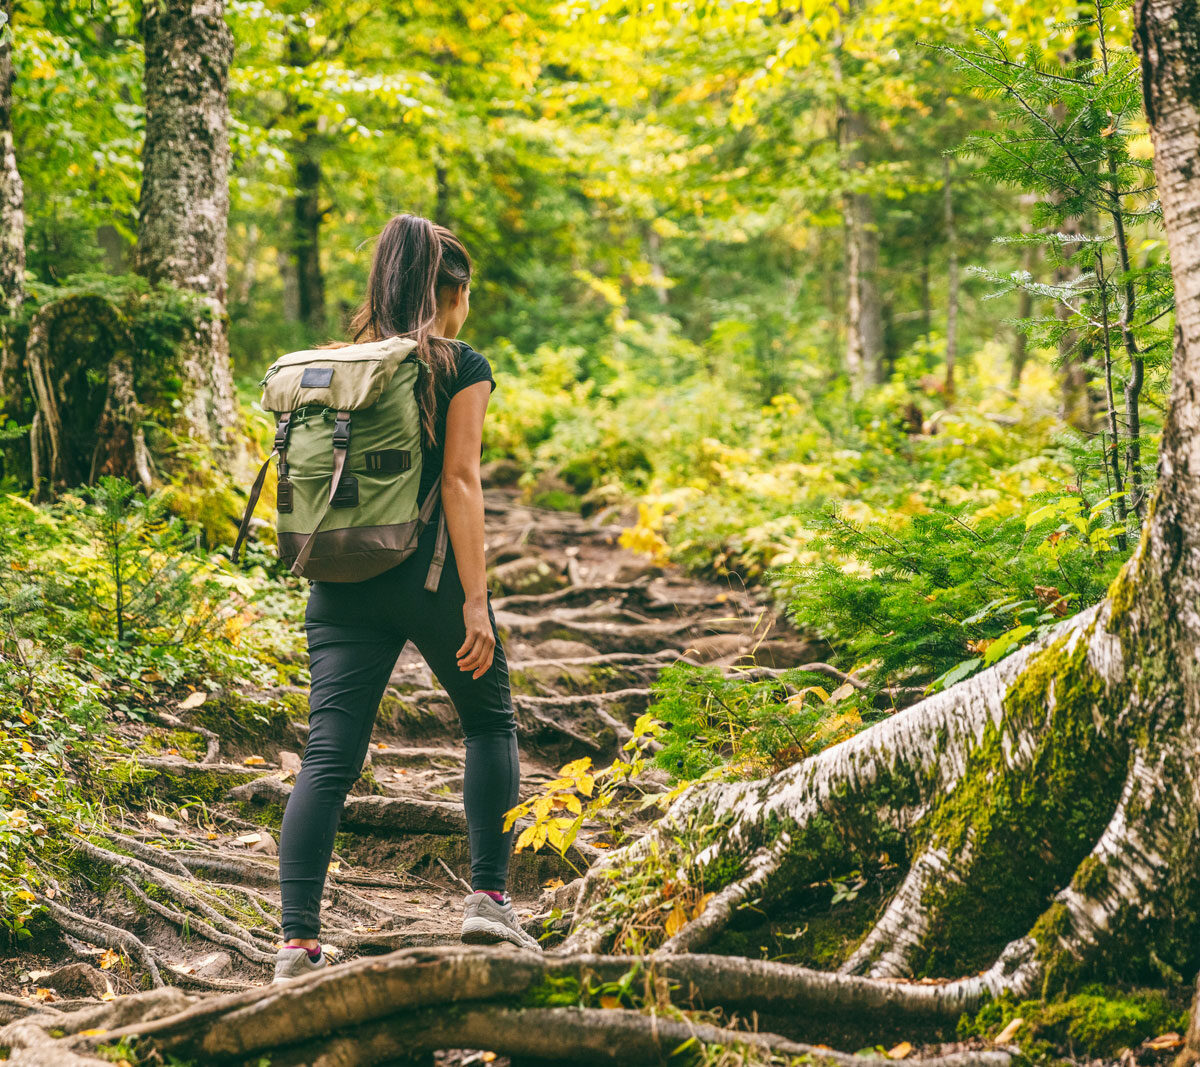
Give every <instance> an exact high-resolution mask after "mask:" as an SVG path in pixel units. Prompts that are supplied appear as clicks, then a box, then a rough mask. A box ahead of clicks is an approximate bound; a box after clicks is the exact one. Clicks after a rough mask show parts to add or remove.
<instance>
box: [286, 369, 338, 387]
mask: <svg viewBox="0 0 1200 1067" xmlns="http://www.w3.org/2000/svg"><path fill="white" fill-rule="evenodd" d="M293 380H294V379H293ZM331 384H333V368H332V367H308V368H306V369H305V371H304V374H303V375H301V377H300V388H301V389H328V388H329V386H330V385H331Z"/></svg>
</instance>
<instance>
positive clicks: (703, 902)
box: [692, 893, 716, 919]
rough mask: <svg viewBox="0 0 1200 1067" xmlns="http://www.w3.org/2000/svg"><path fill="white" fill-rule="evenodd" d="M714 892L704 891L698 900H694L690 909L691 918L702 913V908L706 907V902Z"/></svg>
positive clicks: (697, 917)
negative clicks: (694, 904)
mask: <svg viewBox="0 0 1200 1067" xmlns="http://www.w3.org/2000/svg"><path fill="white" fill-rule="evenodd" d="M715 895H716V894H715V893H705V894H704V896H702V897H701V898H700V899H699V900H697V901H696V906H695V907H694V908H693V909H692V918H693V919H699V918H700V916H701V915H703V914H704V909H705V908H707V907H708V902H709V901H710V900H712V898H713V897H714V896H715Z"/></svg>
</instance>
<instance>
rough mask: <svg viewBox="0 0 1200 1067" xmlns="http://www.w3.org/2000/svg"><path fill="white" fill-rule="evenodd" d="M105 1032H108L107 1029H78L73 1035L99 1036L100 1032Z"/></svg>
mask: <svg viewBox="0 0 1200 1067" xmlns="http://www.w3.org/2000/svg"><path fill="white" fill-rule="evenodd" d="M107 1033H108V1031H107V1030H102V1029H96V1030H80V1031H79V1033H78V1034H76V1035H75V1036H76V1037H99V1036H100V1035H101V1034H107Z"/></svg>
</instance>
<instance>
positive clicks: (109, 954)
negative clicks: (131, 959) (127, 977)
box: [100, 948, 121, 971]
mask: <svg viewBox="0 0 1200 1067" xmlns="http://www.w3.org/2000/svg"><path fill="white" fill-rule="evenodd" d="M120 962H121V956H120V953H117V952H114V951H113V950H112V949H111V948H106V949H105V950H104V954H103V955H102V956H101V957H100V969H101V970H102V971H107V970H108V969H109V968H110V967H112V966H113V965H114V964H117V963H120Z"/></svg>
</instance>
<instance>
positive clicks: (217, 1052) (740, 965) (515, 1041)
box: [25, 947, 1008, 1067]
mask: <svg viewBox="0 0 1200 1067" xmlns="http://www.w3.org/2000/svg"><path fill="white" fill-rule="evenodd" d="M631 966H637V964H635V963H634V962H633V961H631V960H629V959H628V958H623V957H611V956H610V957H604V956H583V957H570V958H562V957H558V958H556V957H544V958H543V957H538V956H537V955H535V954H530V953H520V952H515V951H506V950H503V949H474V950H471V949H464V948H462V947H457V948H448V949H411V950H406V951H401V952H395V953H393V954H392V955H390V956H386V957H379V958H373V959H372V958H366V959H359V960H355V961H352V962H350V963H347V964H345V965H342V966H339V967H336V968H333V969H330V970H327V971H322V972H317V973H315V974H313V975H311V976H309V977H307V978H304V979H301V980H297V981H294V982H291V983H287V984H285V985H283V986H268V987H263V988H257V989H252V990H247V991H246V992H244V993H239V994H234V995H229V996H223V997H218V998H215V999H213V998H209V999H203V1000H192V1001H190V1002H188V1003H187V1004H186V1005H185V1006H183V1007H182V1008H181V1010H179V1011H177V1012H175V1013H174V1014H171V1015H168V1016H166V1017H157V1018H154V1019H151V1020H149V1021H145V1022H134V1023H131V1024H130V1025H127V1026H123V1027H113V1028H112V1029H110V1030H109V1031H108V1032H106V1033H104V1034H99V1035H98V1034H87V1035H84V1034H79V1033H78V1030H77V1029H75V1028H73V1027H71V1026H64V1025H63V1017H62V1016H57V1017H56V1018H55V1021H54V1023H53V1025H54V1026H55V1027H58V1028H61V1029H64V1030H66V1031H67V1032H68V1033H74V1034H75V1035H76V1036H74V1037H69V1038H66V1039H64V1040H63V1042H62V1045H61V1046H60V1047H63V1048H64V1051H65V1049H67V1048H69V1049H71V1050H73V1051H77V1052H87V1051H89V1050H90V1049H92V1048H94V1047H95V1046H96V1045H98V1044H100V1043H109V1042H113V1041H116V1040H118V1039H121V1038H130V1039H137V1040H138V1041H139V1047H141V1045H140V1043H141V1042H145V1043H146V1046H147V1047H150V1048H153V1049H155V1050H157V1051H158V1052H159V1053H161V1054H167V1053H171V1054H174V1055H176V1056H182V1057H185V1058H188V1057H190V1058H198V1059H200V1060H201V1061H202V1062H204V1063H227V1062H243V1061H247V1062H253V1058H254V1057H256V1056H258V1055H261V1054H264V1053H266V1052H268V1051H270V1053H271V1057H272V1063H274V1064H279V1065H282V1064H301V1063H304V1064H324V1065H328V1067H333V1065H339V1067H340V1065H343V1064H347V1065H348V1064H364V1065H365V1064H372V1063H383V1062H389V1061H390V1060H393V1059H395V1058H397V1056H398V1054H399V1053H398V1050H406V1051H407V1052H412V1051H415V1050H418V1049H438V1048H446V1047H472V1048H483V1049H490V1050H492V1051H495V1052H497V1053H500V1054H513V1055H527V1056H537V1057H542V1058H547V1059H552V1060H559V1061H562V1062H582V1063H591V1062H595V1063H607V1062H620V1063H642V1062H659V1061H660V1060H661V1059H663V1058H668V1057H669V1054H670V1053H671V1052H672V1051H673V1050H675V1049H677V1048H678V1047H679V1046H680V1045H681V1044H683V1043H684V1042H686V1041H689V1040H693V1039H694V1040H695V1041H699V1042H701V1043H704V1044H712V1045H718V1046H725V1047H739V1046H740V1047H745V1048H756V1049H758V1050H759V1051H761V1052H764V1053H766V1052H773V1053H776V1054H778V1055H780V1056H785V1057H788V1056H796V1057H801V1056H811V1057H813V1058H814V1060H815V1061H817V1062H828V1063H831V1064H837V1065H838V1067H854V1065H855V1064H861V1063H862V1062H863V1061H862V1060H861V1059H860V1058H858V1057H851V1056H848V1055H846V1054H844V1053H838V1052H834V1051H832V1050H828V1049H823V1048H822V1049H817V1048H815V1047H814V1046H812V1045H803V1044H797V1043H796V1042H795V1040H794V1039H793V1038H790V1037H786V1036H778V1035H774V1034H755V1033H752V1032H749V1031H743V1030H735V1029H730V1028H724V1027H717V1026H712V1025H710V1024H707V1023H705V1022H695V1021H692V1020H690V1019H688V1018H687V1017H686V1016H684V1015H682V1014H680V1011H679V1009H680V1008H687V1009H704V1010H709V1011H711V1010H713V1009H716V1008H721V1009H723V1010H724V1012H726V1013H728V1012H731V1011H743V1010H751V1009H754V1010H771V1009H783V1011H782V1012H781V1013H780V1014H781V1017H782V1018H784V1019H785V1021H786V1020H791V1022H792V1024H793V1025H796V1026H802V1025H804V1024H805V1021H806V1020H807V1019H808V1018H809V1017H810V1016H811V1014H813V1013H819V1014H824V1015H825V1016H826V1017H828V1016H830V1015H832V1014H834V1013H836V1014H838V1015H839V1016H842V1015H845V1016H848V1017H850V1018H852V1019H856V1020H858V1021H859V1022H860V1023H861V1025H862V1028H863V1032H864V1033H869V1032H870V1030H871V1028H872V1027H873V1026H874V1025H876V1024H877V1022H878V1019H879V1018H880V1017H881V1015H883V1014H887V1013H890V1014H892V1015H896V1014H899V1015H900V1016H902V1017H916V1018H921V1017H923V1018H926V1019H928V1018H937V1019H944V1020H951V1019H953V1018H956V1017H957V1013H958V1012H960V1011H962V1010H963V1009H964V1006H965V1005H969V1004H971V1003H975V1002H977V1000H978V998H979V996H981V995H982V994H981V993H976V994H973V995H972V996H971V997H964V996H963V995H962V992H961V991H960V990H956V989H954V987H953V985H952V984H951V985H944V986H929V985H924V986H920V985H913V986H905V985H904V984H902V983H895V982H878V981H873V980H871V979H864V978H853V977H846V976H838V975H830V974H823V973H820V972H815V971H808V970H805V969H803V968H798V967H788V966H786V965H782V964H772V963H766V962H761V961H752V960H745V959H738V958H731V957H723V956H701V955H691V956H673V957H669V958H663V959H654V960H648V961H644V962H643V964H642V966H643V967H644V968H646V970H645V972H644V973H643V974H642V975H640V976H638V978H637V979H636V980H635V981H634V983H633V986H632V987H631V988H632V990H633V993H632V994H631V995H632V996H633V998H634V1000H635V1002H640V1008H641V1010H630V1008H625V1009H622V1010H605V1011H599V1010H596V1009H594V1008H590V1007H589V1006H588V1005H587V1004H586V997H587V996H588V994H587V993H586V988H587V987H588V984H589V983H604V982H613V981H616V980H618V979H620V978H622V977H623V976H624V975H626V974H627V972H628V971H629V968H630V967H631ZM564 983H567V984H566V985H564ZM672 986H674V992H673V993H670V999H669V1000H668V991H669V989H670V988H671V987H672ZM570 988H574V989H577V990H579V996H580V997H581V999H583V1000H584V1001H585V1002H584V1003H583V1004H581V1005H572V1006H569V1007H548V1006H546V1005H545V1004H544V1003H542V1002H540V998H544V997H545V996H546V995H548V994H553V993H554V992H555V991H559V992H560V993H561V991H562V990H564V989H570ZM638 990H641V991H642V992H638ZM450 1005H455V1008H454V1010H453V1011H450V1010H447V1009H448V1008H449V1006H450ZM672 1005H674V1006H672ZM635 1006H637V1005H636V1004H635ZM25 1022H26V1025H30V1022H29V1020H26V1021H25ZM916 1062H918V1063H920V1062H925V1063H927V1064H928V1065H929V1067H933V1065H935V1064H936V1065H937V1067H967V1065H978V1067H1002V1065H1003V1064H1006V1063H1007V1062H1008V1054H1007V1053H1005V1052H1002V1051H999V1052H991V1053H972V1054H966V1055H963V1056H955V1057H948V1058H944V1059H931V1060H928V1061H916Z"/></svg>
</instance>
